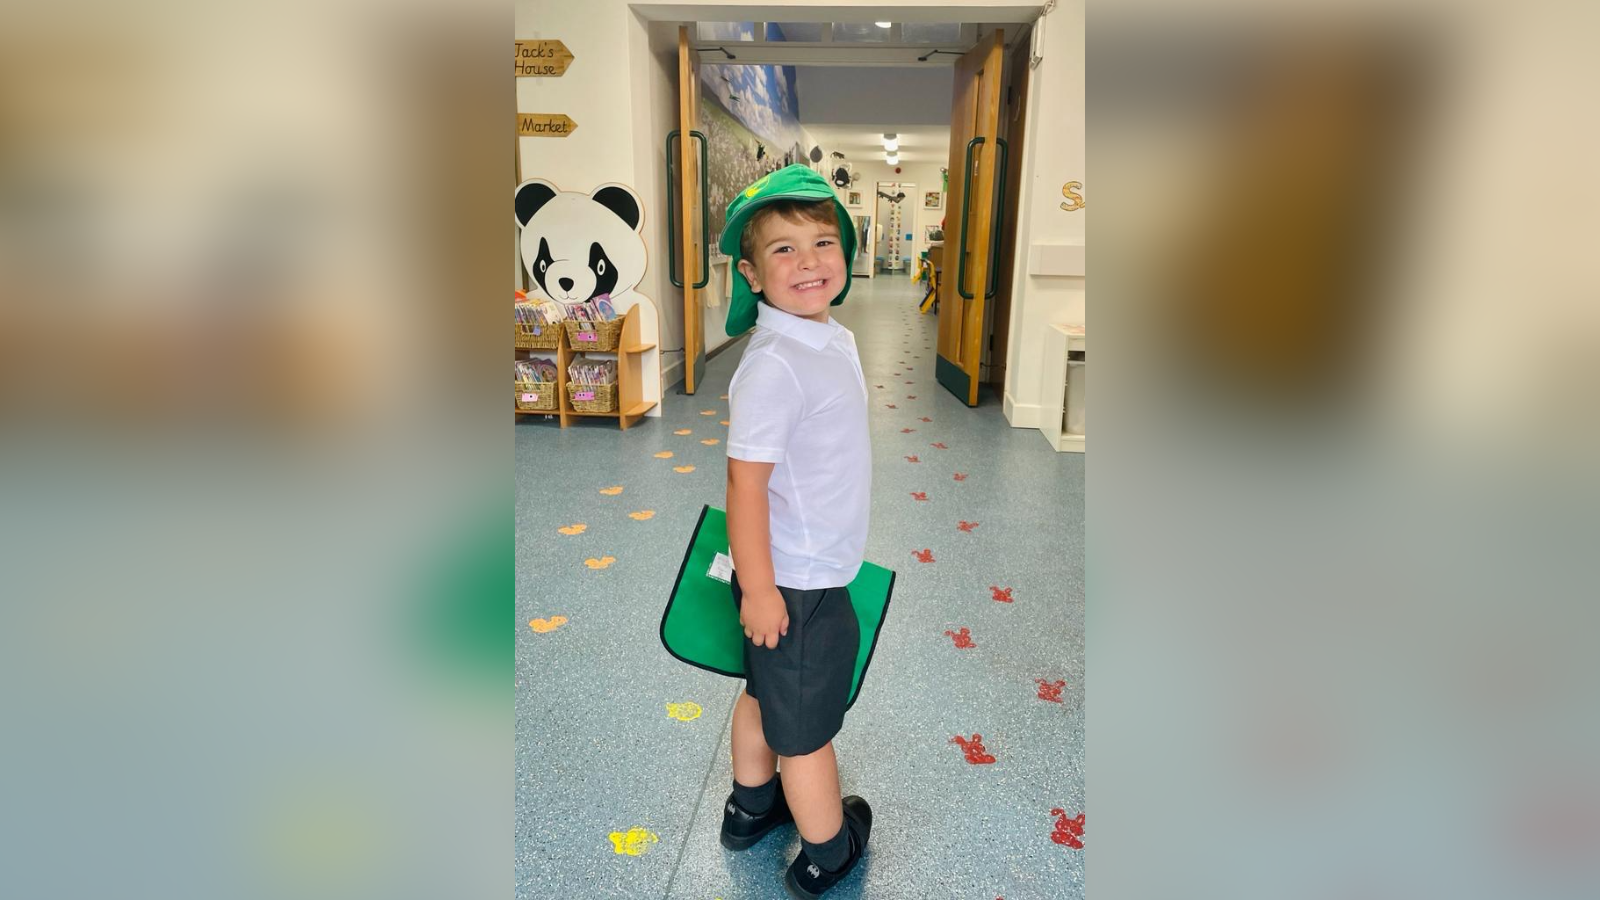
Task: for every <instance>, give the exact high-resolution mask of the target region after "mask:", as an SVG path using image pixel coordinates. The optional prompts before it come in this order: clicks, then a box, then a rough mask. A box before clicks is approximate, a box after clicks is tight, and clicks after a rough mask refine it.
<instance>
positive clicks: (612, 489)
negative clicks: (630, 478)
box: [600, 484, 622, 497]
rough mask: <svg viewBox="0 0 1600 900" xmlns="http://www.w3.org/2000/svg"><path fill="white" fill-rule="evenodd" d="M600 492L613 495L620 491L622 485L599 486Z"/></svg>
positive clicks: (609, 495)
mask: <svg viewBox="0 0 1600 900" xmlns="http://www.w3.org/2000/svg"><path fill="white" fill-rule="evenodd" d="M600 493H602V494H605V495H606V496H607V497H615V496H616V495H618V494H620V493H622V485H620V484H619V485H617V486H616V487H608V488H601V489H600Z"/></svg>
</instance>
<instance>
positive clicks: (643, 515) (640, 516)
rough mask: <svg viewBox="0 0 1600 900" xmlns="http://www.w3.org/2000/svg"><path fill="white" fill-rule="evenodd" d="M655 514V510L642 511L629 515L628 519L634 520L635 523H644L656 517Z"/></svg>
mask: <svg viewBox="0 0 1600 900" xmlns="http://www.w3.org/2000/svg"><path fill="white" fill-rule="evenodd" d="M655 514H656V511H655V510H653V509H641V510H639V511H638V512H631V513H628V518H630V519H632V520H634V521H635V522H643V521H644V520H645V519H649V518H651V517H653V516H655Z"/></svg>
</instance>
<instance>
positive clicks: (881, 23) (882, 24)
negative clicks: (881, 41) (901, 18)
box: [872, 22, 894, 28]
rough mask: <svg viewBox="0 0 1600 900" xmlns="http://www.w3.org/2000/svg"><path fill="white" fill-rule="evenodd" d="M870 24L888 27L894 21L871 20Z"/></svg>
mask: <svg viewBox="0 0 1600 900" xmlns="http://www.w3.org/2000/svg"><path fill="white" fill-rule="evenodd" d="M872 24H874V25H876V26H878V27H879V28H888V27H889V26H890V25H893V24H894V23H893V22H873V23H872Z"/></svg>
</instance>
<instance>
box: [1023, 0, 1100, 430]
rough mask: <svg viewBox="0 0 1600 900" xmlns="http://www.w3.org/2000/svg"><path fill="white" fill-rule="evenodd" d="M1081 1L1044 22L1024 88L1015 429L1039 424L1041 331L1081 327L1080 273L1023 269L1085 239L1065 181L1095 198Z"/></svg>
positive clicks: (1067, 3)
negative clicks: (1048, 249) (1044, 249)
mask: <svg viewBox="0 0 1600 900" xmlns="http://www.w3.org/2000/svg"><path fill="white" fill-rule="evenodd" d="M1083 3H1084V0H1063V2H1061V3H1059V4H1058V5H1057V6H1056V8H1055V10H1054V11H1053V12H1051V13H1050V15H1048V16H1045V17H1044V19H1043V20H1042V22H1043V25H1044V34H1043V36H1042V38H1041V52H1042V55H1043V56H1044V61H1043V62H1041V63H1040V64H1039V65H1038V67H1036V68H1035V69H1034V70H1033V73H1032V81H1031V84H1030V86H1029V91H1028V93H1029V96H1028V122H1027V128H1028V134H1027V136H1026V139H1025V142H1024V148H1023V153H1022V157H1023V173H1022V179H1023V180H1022V192H1021V196H1020V197H1019V200H1018V207H1019V209H1018V212H1017V214H1018V216H1019V219H1018V225H1019V228H1018V233H1017V259H1016V269H1015V272H1014V282H1013V283H1014V284H1016V285H1017V290H1015V291H1013V300H1012V307H1011V329H1010V334H1009V335H1008V338H1007V339H1008V345H1009V347H1010V352H1009V354H1008V356H1007V360H1008V365H1007V368H1006V393H1005V416H1006V420H1007V421H1009V422H1010V423H1011V424H1012V425H1013V426H1015V427H1017V428H1035V427H1037V426H1038V423H1039V415H1040V408H1039V394H1040V390H1039V385H1040V378H1041V376H1042V374H1043V373H1042V372H1041V360H1042V357H1043V354H1044V333H1045V331H1046V330H1048V328H1049V326H1050V325H1053V324H1065V325H1084V324H1086V302H1085V301H1086V295H1087V282H1086V280H1085V279H1084V278H1081V277H1061V276H1034V275H1029V274H1028V258H1029V255H1030V254H1029V250H1030V248H1031V247H1032V246H1033V245H1037V244H1073V243H1077V244H1082V243H1083V241H1084V234H1085V230H1086V226H1087V222H1088V215H1089V210H1088V207H1087V206H1085V208H1083V209H1081V210H1078V211H1077V212H1066V211H1064V210H1062V208H1061V204H1062V203H1063V202H1064V201H1065V199H1066V198H1064V197H1063V196H1062V194H1061V187H1062V185H1064V184H1066V183H1067V182H1069V181H1081V182H1083V183H1084V187H1083V188H1082V189H1080V190H1079V191H1078V192H1079V193H1080V194H1082V195H1083V198H1084V201H1085V202H1086V203H1088V204H1091V205H1092V202H1093V195H1092V193H1091V192H1090V187H1091V184H1090V182H1089V179H1088V177H1087V173H1086V170H1085V168H1084V135H1083V129H1084V77H1083V61H1084V19H1083ZM1013 149H1015V148H1013Z"/></svg>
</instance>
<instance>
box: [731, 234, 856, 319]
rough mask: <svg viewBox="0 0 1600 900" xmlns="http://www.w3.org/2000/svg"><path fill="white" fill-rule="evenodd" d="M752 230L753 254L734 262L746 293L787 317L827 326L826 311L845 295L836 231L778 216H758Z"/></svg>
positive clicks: (843, 272) (841, 251) (842, 260)
mask: <svg viewBox="0 0 1600 900" xmlns="http://www.w3.org/2000/svg"><path fill="white" fill-rule="evenodd" d="M751 227H752V228H753V229H755V240H754V242H753V243H754V250H753V252H752V253H751V254H750V258H749V259H741V260H739V271H740V272H742V273H744V277H745V278H746V279H748V280H749V281H750V288H751V290H754V291H756V292H757V293H765V294H766V298H767V302H768V303H771V304H772V305H773V306H776V307H777V308H779V309H781V310H783V311H784V312H786V313H789V314H790V315H795V316H800V317H801V318H805V319H811V320H812V321H815V322H826V321H828V306H829V304H831V303H833V298H835V297H837V296H839V292H840V291H842V290H844V279H845V269H844V250H843V249H842V248H841V247H840V244H839V226H838V225H837V224H828V225H824V224H821V223H818V222H813V221H811V220H810V219H797V220H796V219H789V218H786V217H785V216H783V215H777V214H774V215H769V216H763V217H761V218H760V219H759V220H758V221H756V222H755V223H753V224H752V225H751Z"/></svg>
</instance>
